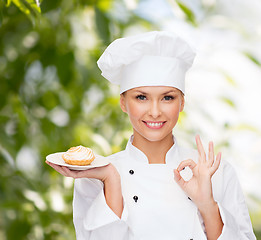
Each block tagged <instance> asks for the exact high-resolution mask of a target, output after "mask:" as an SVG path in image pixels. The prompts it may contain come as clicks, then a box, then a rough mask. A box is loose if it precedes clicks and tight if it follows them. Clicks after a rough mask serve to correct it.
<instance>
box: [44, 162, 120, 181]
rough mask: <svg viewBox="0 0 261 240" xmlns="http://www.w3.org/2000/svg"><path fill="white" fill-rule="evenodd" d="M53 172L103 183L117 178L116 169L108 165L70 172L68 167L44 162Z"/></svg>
mask: <svg viewBox="0 0 261 240" xmlns="http://www.w3.org/2000/svg"><path fill="white" fill-rule="evenodd" d="M46 163H47V164H48V165H49V166H50V167H52V168H53V169H54V170H55V171H57V172H58V173H60V174H62V175H63V176H65V177H72V178H74V179H77V178H95V179H99V180H101V181H102V182H103V183H104V182H105V181H108V180H109V179H111V178H114V177H119V173H118V171H117V169H116V168H115V167H114V166H113V165H112V164H111V163H110V164H108V165H106V166H103V167H98V168H91V169H87V170H81V171H77V170H70V169H69V168H68V167H64V166H60V165H56V164H53V163H51V162H48V161H46Z"/></svg>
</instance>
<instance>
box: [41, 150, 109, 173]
mask: <svg viewBox="0 0 261 240" xmlns="http://www.w3.org/2000/svg"><path fill="white" fill-rule="evenodd" d="M63 153H64V152H57V153H52V154H49V155H48V156H47V157H46V160H47V161H48V162H51V163H54V164H57V165H60V166H65V167H68V168H69V169H71V170H87V169H90V168H96V167H103V166H106V165H108V164H109V161H108V160H107V159H106V158H105V157H103V156H100V155H95V159H94V160H93V161H92V162H91V164H90V165H86V166H79V165H70V164H67V163H66V162H65V161H64V160H63V158H62V154H63Z"/></svg>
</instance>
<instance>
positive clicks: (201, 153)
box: [196, 135, 206, 162]
mask: <svg viewBox="0 0 261 240" xmlns="http://www.w3.org/2000/svg"><path fill="white" fill-rule="evenodd" d="M196 144H197V148H198V154H199V162H204V161H206V153H205V150H204V147H203V145H202V142H201V139H200V137H199V135H197V136H196Z"/></svg>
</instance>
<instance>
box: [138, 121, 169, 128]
mask: <svg viewBox="0 0 261 240" xmlns="http://www.w3.org/2000/svg"><path fill="white" fill-rule="evenodd" d="M143 122H144V123H145V124H146V126H147V127H148V128H151V129H160V128H162V127H163V126H164V123H166V121H164V122H146V121H143Z"/></svg>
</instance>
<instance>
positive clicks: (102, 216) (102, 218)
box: [83, 189, 128, 231]
mask: <svg viewBox="0 0 261 240" xmlns="http://www.w3.org/2000/svg"><path fill="white" fill-rule="evenodd" d="M127 218H128V211H127V208H126V204H125V202H124V200H123V212H122V216H121V218H119V217H118V216H117V215H116V214H115V213H114V212H113V211H112V210H111V208H110V207H109V206H108V205H107V203H106V199H105V196H104V192H103V189H101V191H100V193H99V194H98V195H97V197H96V199H95V200H94V201H93V203H92V205H91V207H90V208H89V210H88V212H87V215H86V216H85V218H84V220H83V221H84V223H83V224H84V227H85V229H86V230H88V231H91V230H95V229H97V228H100V227H102V226H105V225H107V224H110V223H113V222H117V221H124V222H126V221H127Z"/></svg>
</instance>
